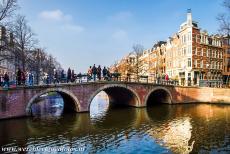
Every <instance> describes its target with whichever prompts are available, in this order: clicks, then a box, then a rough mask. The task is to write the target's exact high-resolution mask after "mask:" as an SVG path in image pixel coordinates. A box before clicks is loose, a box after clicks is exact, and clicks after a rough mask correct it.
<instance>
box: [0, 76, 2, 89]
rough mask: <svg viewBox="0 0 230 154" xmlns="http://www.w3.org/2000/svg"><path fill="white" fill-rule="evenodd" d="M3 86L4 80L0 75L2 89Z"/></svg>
mask: <svg viewBox="0 0 230 154" xmlns="http://www.w3.org/2000/svg"><path fill="white" fill-rule="evenodd" d="M2 85H3V78H2V75H1V74H0V87H1V86H2Z"/></svg>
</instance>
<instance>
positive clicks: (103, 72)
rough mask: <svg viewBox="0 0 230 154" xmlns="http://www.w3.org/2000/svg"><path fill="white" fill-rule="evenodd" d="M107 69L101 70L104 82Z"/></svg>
mask: <svg viewBox="0 0 230 154" xmlns="http://www.w3.org/2000/svg"><path fill="white" fill-rule="evenodd" d="M107 72H108V71H107V69H106V67H105V66H104V68H103V70H102V75H103V78H104V80H107V78H108V77H107Z"/></svg>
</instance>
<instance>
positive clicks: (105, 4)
mask: <svg viewBox="0 0 230 154" xmlns="http://www.w3.org/2000/svg"><path fill="white" fill-rule="evenodd" d="M221 3H222V0H159V1H157V0H19V6H20V10H19V12H20V13H21V14H23V15H25V16H26V18H27V20H28V23H29V25H30V26H31V28H32V30H33V31H34V33H35V34H36V37H37V38H38V40H39V45H40V46H41V47H43V48H45V49H46V51H47V52H48V53H50V54H52V55H53V56H54V57H56V59H57V60H58V61H59V62H60V63H61V65H62V66H63V68H65V69H67V68H68V67H70V68H72V69H74V70H75V72H87V69H88V67H89V66H90V65H93V64H96V65H99V64H100V65H102V66H110V65H112V64H114V62H115V61H117V60H119V59H121V58H122V57H123V56H125V55H127V54H128V53H129V52H131V51H132V46H133V45H134V44H141V45H143V46H144V48H145V49H148V48H151V47H152V46H153V44H154V43H156V42H157V41H159V40H167V38H168V37H170V36H171V35H173V34H174V33H176V32H177V31H178V30H179V26H180V24H181V23H183V22H184V21H185V20H186V12H187V9H189V8H190V9H191V10H192V16H193V20H194V21H197V22H198V23H199V27H200V28H201V29H203V30H204V29H205V30H207V31H208V32H209V33H210V34H213V33H217V32H218V22H217V20H216V16H217V15H218V14H219V13H221V12H224V8H223V7H222V6H221Z"/></svg>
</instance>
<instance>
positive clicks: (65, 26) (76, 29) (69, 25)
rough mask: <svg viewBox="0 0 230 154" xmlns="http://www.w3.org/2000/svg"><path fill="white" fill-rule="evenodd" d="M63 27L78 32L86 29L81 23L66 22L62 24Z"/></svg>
mask: <svg viewBox="0 0 230 154" xmlns="http://www.w3.org/2000/svg"><path fill="white" fill-rule="evenodd" d="M62 29H63V30H69V31H72V32H76V33H80V32H83V31H84V27H82V26H79V25H72V24H65V25H63V26H62Z"/></svg>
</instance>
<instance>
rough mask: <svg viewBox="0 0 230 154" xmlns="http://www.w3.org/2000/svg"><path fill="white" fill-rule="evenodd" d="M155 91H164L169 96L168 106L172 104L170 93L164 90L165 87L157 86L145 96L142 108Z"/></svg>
mask: <svg viewBox="0 0 230 154" xmlns="http://www.w3.org/2000/svg"><path fill="white" fill-rule="evenodd" d="M157 90H163V91H165V92H166V93H167V94H168V95H169V97H170V100H169V101H170V102H169V104H172V94H171V92H170V91H169V90H168V89H167V88H165V87H160V86H157V87H154V88H153V89H152V90H150V91H149V93H148V94H147V95H146V97H145V101H144V106H147V103H148V100H149V97H150V96H151V94H152V93H154V92H155V91H157Z"/></svg>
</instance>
